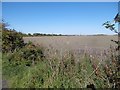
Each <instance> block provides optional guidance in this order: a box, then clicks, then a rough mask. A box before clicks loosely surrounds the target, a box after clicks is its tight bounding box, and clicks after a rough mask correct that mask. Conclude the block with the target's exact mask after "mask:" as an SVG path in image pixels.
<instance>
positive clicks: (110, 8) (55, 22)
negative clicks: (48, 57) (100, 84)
mask: <svg viewBox="0 0 120 90" xmlns="http://www.w3.org/2000/svg"><path fill="white" fill-rule="evenodd" d="M2 11H3V19H5V21H6V22H8V23H9V24H10V26H9V28H11V29H15V30H16V31H19V32H22V33H27V34H28V33H31V34H33V33H43V34H62V35H96V34H107V35H114V34H115V33H113V32H112V31H110V30H107V29H106V28H105V27H103V26H102V24H103V23H104V22H106V21H113V19H114V17H115V15H116V14H117V12H118V2H3V3H2ZM111 12H112V13H111ZM116 27H117V25H116Z"/></svg>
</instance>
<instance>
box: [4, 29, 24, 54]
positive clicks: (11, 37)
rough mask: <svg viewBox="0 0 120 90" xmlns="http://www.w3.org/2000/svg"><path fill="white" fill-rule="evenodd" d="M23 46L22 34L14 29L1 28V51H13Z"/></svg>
mask: <svg viewBox="0 0 120 90" xmlns="http://www.w3.org/2000/svg"><path fill="white" fill-rule="evenodd" d="M23 46H25V43H24V41H23V38H22V35H21V34H19V33H18V32H16V31H15V30H2V52H3V53H4V52H9V51H10V52H13V51H14V50H15V49H19V48H22V47H23Z"/></svg>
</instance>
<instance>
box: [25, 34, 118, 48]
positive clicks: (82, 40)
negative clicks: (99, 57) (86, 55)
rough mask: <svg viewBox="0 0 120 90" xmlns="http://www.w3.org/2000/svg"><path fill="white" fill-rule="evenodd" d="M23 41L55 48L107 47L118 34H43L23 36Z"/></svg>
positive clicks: (116, 38)
mask: <svg viewBox="0 0 120 90" xmlns="http://www.w3.org/2000/svg"><path fill="white" fill-rule="evenodd" d="M23 39H24V41H25V42H28V41H32V42H33V43H34V44H40V45H43V46H45V47H49V46H52V47H53V48H55V49H63V50H66V49H67V50H70V49H71V50H78V49H87V48H93V49H102V50H103V49H108V48H109V47H110V45H112V46H115V44H114V43H113V42H111V39H113V40H118V36H112V35H109V36H45V37H24V38H23Z"/></svg>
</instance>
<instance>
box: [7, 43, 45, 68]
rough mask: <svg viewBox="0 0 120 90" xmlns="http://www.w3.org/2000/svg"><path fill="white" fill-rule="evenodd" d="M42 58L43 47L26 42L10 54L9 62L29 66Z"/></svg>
mask: <svg viewBox="0 0 120 90" xmlns="http://www.w3.org/2000/svg"><path fill="white" fill-rule="evenodd" d="M43 58H45V56H44V53H43V48H40V47H38V46H35V45H34V44H32V43H28V44H26V45H25V46H24V47H23V48H21V49H19V50H17V51H14V52H13V53H12V55H10V57H9V61H10V62H11V63H13V62H14V63H15V64H16V65H20V64H25V65H26V66H31V65H32V64H33V65H34V64H36V63H37V62H38V61H41V60H43Z"/></svg>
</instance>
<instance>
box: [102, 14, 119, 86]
mask: <svg viewBox="0 0 120 90" xmlns="http://www.w3.org/2000/svg"><path fill="white" fill-rule="evenodd" d="M117 23H118V30H117V29H116V27H115V25H116V24H117ZM119 25H120V14H119V13H118V14H117V15H116V16H115V18H114V23H112V22H110V21H107V22H105V23H104V24H103V26H105V28H106V29H109V30H111V31H113V32H114V33H116V34H117V35H118V40H111V41H112V42H114V43H115V44H116V45H117V48H115V51H116V52H117V53H118V55H113V54H111V61H109V62H112V64H110V63H107V64H108V65H107V66H108V68H107V69H109V70H107V71H106V72H108V71H111V72H112V73H111V75H109V76H108V75H107V76H108V80H109V82H110V83H111V84H112V87H113V88H120V31H119ZM112 53H114V52H112ZM113 61H114V62H113ZM113 64H114V68H113Z"/></svg>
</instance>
